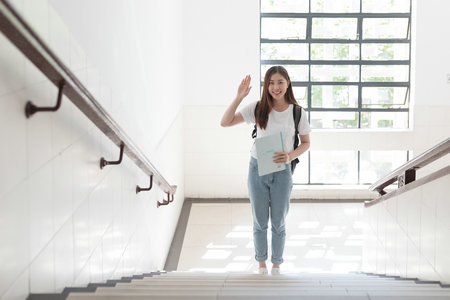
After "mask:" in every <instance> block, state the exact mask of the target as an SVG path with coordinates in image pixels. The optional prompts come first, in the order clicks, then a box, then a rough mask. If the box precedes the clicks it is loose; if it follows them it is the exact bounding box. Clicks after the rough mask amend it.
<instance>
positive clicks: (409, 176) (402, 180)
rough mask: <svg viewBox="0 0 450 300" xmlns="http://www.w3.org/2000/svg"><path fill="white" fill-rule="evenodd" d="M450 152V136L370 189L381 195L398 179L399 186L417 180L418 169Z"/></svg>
mask: <svg viewBox="0 0 450 300" xmlns="http://www.w3.org/2000/svg"><path fill="white" fill-rule="evenodd" d="M448 153H450V138H447V139H446V140H444V141H442V142H440V143H439V144H437V145H436V146H434V147H432V148H430V149H429V150H427V151H425V152H423V153H422V154H420V155H419V156H417V157H415V158H413V159H412V160H410V161H409V162H407V163H405V164H404V165H402V166H400V167H399V168H397V169H395V170H394V171H392V172H391V173H389V174H387V175H386V176H384V177H383V178H381V179H380V180H378V181H377V182H375V183H374V184H372V185H371V186H370V187H369V189H370V190H371V191H373V192H378V193H379V194H380V195H381V196H382V195H384V194H386V191H384V188H385V187H387V186H388V185H390V184H392V183H394V182H396V181H398V187H402V186H404V185H406V184H408V183H410V182H413V181H414V180H416V170H417V169H420V168H422V167H424V166H426V165H428V164H429V163H431V162H433V161H435V160H437V159H439V158H441V157H442V156H444V155H446V154H448Z"/></svg>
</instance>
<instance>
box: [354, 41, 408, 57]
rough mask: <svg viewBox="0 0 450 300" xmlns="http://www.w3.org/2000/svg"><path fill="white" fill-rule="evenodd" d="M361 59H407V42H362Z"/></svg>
mask: <svg viewBox="0 0 450 300" xmlns="http://www.w3.org/2000/svg"><path fill="white" fill-rule="evenodd" d="M361 52H362V59H367V60H369V59H370V60H408V59H409V44H362V47H361Z"/></svg>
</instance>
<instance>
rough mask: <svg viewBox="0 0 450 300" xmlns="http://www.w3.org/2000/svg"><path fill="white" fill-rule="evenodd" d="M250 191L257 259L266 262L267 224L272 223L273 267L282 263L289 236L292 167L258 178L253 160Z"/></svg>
mask: <svg viewBox="0 0 450 300" xmlns="http://www.w3.org/2000/svg"><path fill="white" fill-rule="evenodd" d="M248 190H249V195H250V203H251V205H252V214H253V242H254V244H255V259H256V260H257V261H258V262H262V261H266V260H267V225H268V222H269V214H270V222H271V224H272V228H271V229H272V258H271V262H272V263H273V264H276V265H279V264H281V263H282V262H283V251H284V243H285V237H286V231H285V225H286V224H285V219H286V215H287V213H288V211H289V200H290V196H291V191H292V174H291V168H290V164H287V165H286V169H285V170H283V171H279V172H275V173H271V174H267V175H264V176H259V175H258V161H257V160H256V159H255V158H253V157H252V158H251V159H250V167H249V172H248Z"/></svg>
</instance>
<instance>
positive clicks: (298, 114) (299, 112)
mask: <svg viewBox="0 0 450 300" xmlns="http://www.w3.org/2000/svg"><path fill="white" fill-rule="evenodd" d="M258 104H259V101H258V102H257V103H256V107H255V112H254V114H255V119H256V109H257V108H258ZM292 116H293V118H294V126H295V140H294V150H295V149H297V147H298V143H299V140H298V124H299V123H300V118H301V117H302V108H301V107H300V105H294V109H293V110H292ZM252 138H256V122H255V127H254V128H253V132H252ZM298 163H299V160H298V158H296V159H294V160H293V161H291V173H292V174H294V170H295V167H296V166H297V164H298Z"/></svg>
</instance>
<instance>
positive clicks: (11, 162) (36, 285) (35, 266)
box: [0, 0, 184, 300]
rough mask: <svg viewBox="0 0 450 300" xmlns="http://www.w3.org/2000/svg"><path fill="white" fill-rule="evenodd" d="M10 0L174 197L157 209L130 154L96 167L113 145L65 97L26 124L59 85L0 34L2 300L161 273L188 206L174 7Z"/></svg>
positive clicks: (178, 15)
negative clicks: (28, 112) (32, 106)
mask: <svg viewBox="0 0 450 300" xmlns="http://www.w3.org/2000/svg"><path fill="white" fill-rule="evenodd" d="M12 3H13V4H14V5H15V6H16V8H17V10H18V11H19V13H20V14H21V15H23V16H24V18H25V19H26V20H27V21H28V22H29V23H30V24H31V26H32V27H33V28H34V29H35V30H36V31H37V32H38V34H39V35H40V36H41V37H42V38H43V39H44V41H46V42H47V43H48V44H49V45H50V47H51V48H52V49H53V50H54V51H55V52H56V54H57V55H58V56H59V57H60V58H61V59H62V60H63V62H64V63H65V64H66V65H67V66H68V67H69V68H70V69H72V70H73V71H74V73H75V74H76V76H77V77H79V78H80V79H81V81H82V82H83V84H84V85H85V86H86V87H87V88H88V90H90V91H91V92H92V93H93V94H94V96H95V97H96V98H97V100H98V101H99V102H100V103H101V105H102V106H103V107H104V108H105V109H106V111H107V112H108V113H110V114H111V115H112V116H113V117H114V118H115V119H116V121H117V123H118V124H120V126H121V127H122V128H123V129H124V131H125V132H126V134H128V135H129V136H130V137H131V138H132V139H133V140H134V142H135V143H136V144H137V145H138V147H139V148H140V149H141V150H142V151H143V152H144V153H145V154H146V156H147V157H148V158H149V159H150V161H151V162H152V163H154V164H155V165H156V166H157V168H158V169H159V170H160V172H161V173H162V174H163V175H164V176H165V177H166V179H167V180H168V181H169V182H170V183H171V184H176V185H178V191H177V194H176V195H175V201H174V202H173V203H172V204H171V205H169V206H164V207H160V208H157V207H156V202H157V201H161V200H162V199H163V197H165V195H164V193H163V191H161V190H160V189H159V188H157V187H154V188H153V190H152V191H151V192H147V193H141V194H139V195H136V193H135V187H136V185H137V184H138V185H141V186H146V185H148V183H149V179H148V177H147V176H146V175H145V174H144V173H143V172H142V171H141V170H140V169H139V168H138V167H137V166H135V165H134V164H133V163H132V162H131V161H130V160H129V159H128V158H127V157H124V160H123V162H122V164H121V165H120V166H107V167H106V168H105V169H103V170H100V168H99V159H100V158H101V157H102V156H104V157H106V158H107V159H116V158H117V157H118V154H119V152H118V148H117V146H115V145H114V144H113V143H112V142H111V141H110V140H109V139H108V138H107V137H106V136H105V135H104V134H103V133H102V132H100V130H98V129H97V128H96V127H94V125H93V124H92V123H91V122H90V121H89V120H88V119H87V118H86V117H85V116H84V115H83V114H82V113H81V112H80V111H79V110H78V109H77V108H76V107H75V106H74V105H72V103H71V102H70V101H69V100H68V99H66V98H63V103H62V107H61V109H60V110H59V111H58V112H56V113H38V114H36V115H34V116H33V117H32V118H30V119H28V120H27V119H26V118H25V115H24V107H25V103H26V102H27V100H32V101H33V102H34V103H36V104H37V105H40V106H44V105H45V106H48V105H53V104H54V103H55V101H56V95H57V89H56V88H55V87H54V86H53V84H51V83H49V82H48V80H47V79H46V78H45V77H44V76H43V75H42V74H41V73H40V71H39V70H37V68H35V67H34V66H33V65H32V64H31V63H30V62H29V61H28V60H27V59H26V58H25V57H24V56H23V55H22V54H21V53H20V52H19V51H18V50H17V49H16V48H15V47H14V46H13V45H12V44H11V43H10V42H9V40H7V39H6V38H5V37H4V36H3V34H0V49H1V52H0V125H1V126H0V137H1V140H2V147H0V149H1V150H0V166H1V168H0V178H1V180H0V245H1V246H0V269H1V270H2V272H1V275H0V298H1V299H2V300H3V299H25V297H26V296H27V295H28V293H30V292H31V293H43V292H46V293H47V292H61V291H62V289H63V288H64V287H66V286H85V285H86V284H87V283H89V282H103V281H105V280H107V279H111V278H120V277H121V276H129V275H133V274H139V273H143V272H151V271H154V270H157V269H162V268H163V267H164V263H165V259H166V255H167V253H168V249H169V247H170V244H171V241H172V236H173V232H174V230H175V227H176V224H177V220H178V216H179V212H180V210H181V207H182V204H183V199H184V184H183V181H184V180H183V179H184V178H183V163H182V159H183V144H182V132H183V130H182V128H183V113H182V110H181V105H182V102H183V94H182V92H183V89H182V86H183V76H184V74H183V71H182V70H183V65H182V64H181V63H180V62H181V60H182V55H183V52H182V39H181V35H182V2H181V1H180V0H173V1H163V2H160V1H114V2H111V1H108V2H105V1H103V2H96V3H97V4H99V5H98V6H97V5H95V4H93V3H92V2H87V1H84V2H83V3H80V2H79V1H77V2H72V1H62V0H61V1H59V0H54V1H51V2H49V1H47V0H15V1H12ZM105 8H108V9H105ZM94 11H95V14H96V15H98V16H100V17H97V19H96V18H94V15H95V14H94ZM108 12H110V13H111V15H110V16H111V17H110V18H108V17H106V16H105V15H107V14H108ZM107 62H109V63H107ZM167 70H168V71H170V74H169V72H168V71H167ZM143 99H145V101H143ZM162 102H163V105H162V104H161V103H162Z"/></svg>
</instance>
